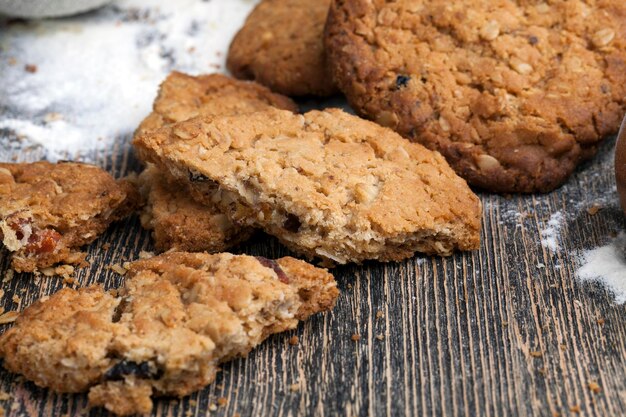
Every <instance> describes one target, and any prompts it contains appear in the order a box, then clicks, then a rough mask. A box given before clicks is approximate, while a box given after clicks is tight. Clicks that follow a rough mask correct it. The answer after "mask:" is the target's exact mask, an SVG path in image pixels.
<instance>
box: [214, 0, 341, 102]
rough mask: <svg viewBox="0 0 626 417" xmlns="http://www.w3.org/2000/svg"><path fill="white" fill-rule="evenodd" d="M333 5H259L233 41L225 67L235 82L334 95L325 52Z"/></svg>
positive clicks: (323, 0)
mask: <svg viewBox="0 0 626 417" xmlns="http://www.w3.org/2000/svg"><path fill="white" fill-rule="evenodd" d="M329 5H330V0H315V1H310V0H263V1H261V3H259V5H257V6H256V8H255V9H254V10H253V11H252V13H251V14H250V16H248V19H247V20H246V23H245V24H244V26H243V28H242V29H241V30H240V31H239V33H237V35H236V36H235V38H234V39H233V42H232V43H231V45H230V50H229V51H228V59H227V61H226V66H227V67H228V69H229V70H230V71H231V72H232V73H233V75H234V76H235V77H237V78H243V79H251V80H256V81H258V82H260V83H261V84H263V85H266V86H268V87H269V88H271V89H272V90H274V91H278V92H279V93H282V94H287V95H293V96H304V95H316V96H328V95H331V94H333V93H334V92H335V91H336V90H335V86H334V84H333V83H332V81H331V78H330V76H329V75H328V71H327V69H326V58H325V53H324V46H323V33H324V23H325V22H326V16H327V15H328V7H329Z"/></svg>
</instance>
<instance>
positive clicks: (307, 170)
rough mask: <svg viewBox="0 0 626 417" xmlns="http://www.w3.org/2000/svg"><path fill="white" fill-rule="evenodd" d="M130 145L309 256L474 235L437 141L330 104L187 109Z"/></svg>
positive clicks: (468, 195)
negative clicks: (219, 111) (234, 112)
mask: <svg viewBox="0 0 626 417" xmlns="http://www.w3.org/2000/svg"><path fill="white" fill-rule="evenodd" d="M135 147H136V149H137V150H138V151H139V153H140V154H141V155H143V157H144V158H146V159H149V160H152V161H153V162H155V163H157V164H160V165H161V166H163V167H165V168H164V169H167V170H168V171H169V172H171V173H172V175H174V176H175V177H176V178H178V180H179V181H188V182H189V184H190V185H191V187H192V189H193V190H195V192H194V196H195V198H198V199H200V200H203V199H204V200H206V201H210V202H212V203H214V204H217V205H218V206H219V207H220V208H221V210H222V211H223V212H224V213H226V214H228V215H229V217H230V218H231V220H233V221H234V222H236V223H240V224H246V225H253V226H258V227H261V228H263V229H264V230H265V231H266V232H268V233H269V234H272V235H274V236H277V237H278V238H279V239H280V240H281V241H282V242H283V243H284V244H285V245H286V246H288V247H289V248H291V249H292V250H294V251H296V252H299V253H301V254H304V255H306V256H309V257H321V258H324V259H327V260H331V261H334V262H337V263H346V262H361V261H364V260H367V259H378V260H382V261H389V260H400V259H403V258H406V257H409V256H412V255H413V253H414V252H416V251H421V252H425V253H429V254H441V255H449V254H450V253H451V252H452V251H453V250H454V249H455V248H458V249H461V250H471V249H477V248H478V246H479V242H480V218H481V206H480V201H479V199H478V197H477V196H476V195H475V194H474V193H472V191H471V190H470V189H469V187H468V186H467V184H466V183H465V181H464V180H463V179H461V178H459V177H458V176H457V175H456V174H455V173H454V171H453V170H452V169H451V168H450V167H449V166H448V164H447V163H446V161H445V160H444V159H443V157H441V155H439V153H437V152H432V151H429V150H428V149H426V148H424V147H423V146H422V145H419V144H416V143H411V142H409V141H407V140H405V139H403V138H402V137H400V136H399V135H398V134H396V133H395V132H393V131H392V130H390V129H387V128H384V127H381V126H379V125H377V124H375V123H372V122H369V121H366V120H363V119H360V118H358V117H356V116H352V115H349V114H347V113H344V112H343V111H341V110H337V109H331V110H326V111H323V112H320V111H311V112H309V113H306V114H304V115H294V114H293V113H290V112H287V111H281V110H276V109H271V110H267V111H264V112H257V113H254V114H250V115H246V116H245V117H244V116H227V117H219V118H211V117H205V118H196V119H191V120H189V121H187V122H183V123H179V124H176V125H173V126H171V127H169V128H165V129H160V130H158V131H156V132H153V133H152V134H147V135H142V136H140V137H138V138H137V139H136V140H135ZM216 189H217V192H216V191H215V190H216Z"/></svg>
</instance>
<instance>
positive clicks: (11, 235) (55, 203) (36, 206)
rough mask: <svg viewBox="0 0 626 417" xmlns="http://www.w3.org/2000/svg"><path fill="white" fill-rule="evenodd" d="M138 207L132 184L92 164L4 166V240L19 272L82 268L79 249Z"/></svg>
mask: <svg viewBox="0 0 626 417" xmlns="http://www.w3.org/2000/svg"><path fill="white" fill-rule="evenodd" d="M137 203H138V194H137V191H136V189H135V187H134V186H133V185H131V183H130V182H128V181H126V180H120V181H115V180H114V179H113V177H111V176H110V175H109V174H108V173H106V172H105V171H103V170H102V169H100V168H98V167H96V166H93V165H87V164H81V163H74V162H62V163H58V164H52V163H49V162H43V161H42V162H35V163H30V164H26V163H23V164H10V163H0V239H1V240H2V243H3V244H4V247H5V248H6V249H8V250H9V251H11V252H12V255H11V256H12V262H11V265H12V267H13V268H14V269H15V270H16V271H18V272H34V271H36V270H37V269H39V268H45V267H50V266H53V265H55V264H58V263H61V262H62V263H68V264H76V263H81V262H82V261H84V258H85V254H84V253H81V252H78V249H79V248H80V247H81V246H83V245H86V244H88V243H91V242H93V241H94V240H95V239H96V238H97V237H98V236H99V235H100V234H101V233H102V232H104V230H105V229H106V228H107V227H108V226H109V224H111V223H112V222H114V221H116V220H119V219H122V218H124V217H126V216H128V215H129V214H130V213H132V212H133V210H134V209H135V208H136V206H137Z"/></svg>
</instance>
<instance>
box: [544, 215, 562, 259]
mask: <svg viewBox="0 0 626 417" xmlns="http://www.w3.org/2000/svg"><path fill="white" fill-rule="evenodd" d="M562 222H563V214H562V213H561V212H560V211H557V212H556V213H553V214H552V215H551V216H550V220H548V223H547V227H546V228H545V229H543V230H542V231H541V246H543V247H544V248H546V249H549V250H551V251H552V252H556V251H558V250H559V249H560V246H559V238H560V235H561V223H562Z"/></svg>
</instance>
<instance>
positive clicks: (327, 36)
mask: <svg viewBox="0 0 626 417" xmlns="http://www.w3.org/2000/svg"><path fill="white" fill-rule="evenodd" d="M624 23H626V3H624V2H623V1H622V0H604V1H602V2H598V3H594V4H593V5H589V4H587V3H585V2H582V1H580V0H554V1H551V2H549V3H538V2H526V1H504V0H503V1H487V0H484V1H476V0H462V1H456V2H450V1H443V0H434V1H420V0H412V1H409V0H400V1H394V2H386V1H381V0H336V1H333V2H331V1H330V0H324V1H313V2H312V1H304V0H263V1H261V2H260V4H259V5H258V6H257V7H256V8H255V9H254V11H253V12H252V14H251V15H250V16H249V18H248V19H247V21H246V22H245V24H244V27H243V28H242V29H241V31H240V32H239V33H238V34H237V36H236V37H235V39H234V40H233V42H232V44H231V47H230V51H229V55H228V58H227V67H228V69H229V70H230V71H231V73H232V74H233V75H234V76H235V77H236V78H238V79H233V78H230V77H227V76H225V75H218V74H212V75H200V76H191V75H186V74H182V73H179V72H174V73H172V74H170V76H169V77H167V79H166V80H165V81H164V82H163V83H162V85H161V87H160V90H159V94H158V97H157V99H156V101H155V103H154V108H153V112H152V113H151V114H150V115H148V116H147V117H146V119H145V120H144V121H143V122H142V123H141V125H140V126H139V127H138V129H137V131H136V133H135V137H134V139H133V145H134V147H135V150H136V153H137V155H138V156H139V157H140V159H142V160H143V161H144V162H145V164H146V167H145V170H144V171H143V172H142V173H141V174H140V175H139V178H138V180H137V181H136V184H137V187H138V192H137V191H136V190H134V189H133V187H132V186H131V185H130V183H129V182H128V181H123V182H117V183H116V182H115V181H114V180H113V179H111V178H108V177H106V175H108V174H106V173H101V172H97V170H96V168H93V167H86V166H83V165H78V164H68V165H63V164H61V165H56V166H55V165H51V164H43V163H42V164H39V165H37V164H34V165H18V164H4V165H2V166H1V167H0V179H1V180H2V182H1V183H0V215H1V216H2V219H1V222H0V229H1V230H2V238H3V241H4V244H5V246H6V248H7V249H9V250H11V251H13V266H14V267H15V268H17V269H18V270H22V271H33V270H35V269H36V268H42V267H49V266H52V265H54V264H56V263H58V262H70V263H71V262H77V260H80V259H82V258H80V257H72V256H70V255H71V254H72V253H73V252H72V250H70V249H77V248H78V247H80V246H81V245H83V244H85V243H88V242H90V241H92V240H93V239H95V238H96V237H97V235H98V234H99V233H101V232H102V231H103V230H104V228H106V226H107V225H108V224H109V223H110V222H111V221H113V220H116V219H119V218H121V217H123V216H125V215H127V214H128V213H130V212H131V211H132V210H133V209H134V208H137V207H138V206H141V207H142V209H141V223H142V225H143V227H145V228H146V229H148V230H151V231H152V236H153V238H154V244H155V248H156V249H157V250H158V251H159V252H165V253H164V254H162V255H159V256H157V257H154V258H151V259H147V260H142V261H137V262H134V263H132V264H130V265H129V273H128V274H127V276H126V282H125V284H124V286H123V287H122V288H121V289H119V291H117V292H116V293H107V292H105V291H103V289H102V288H100V287H91V288H87V289H81V290H79V291H74V290H63V291H61V292H59V293H57V294H55V295H53V296H52V297H50V299H49V300H48V301H46V302H38V303H36V304H35V305H33V306H31V307H30V308H28V309H27V310H26V311H25V312H24V313H23V314H22V315H21V317H20V318H19V319H18V321H17V324H16V326H15V327H13V328H12V329H11V330H9V331H8V332H6V333H5V334H4V335H2V336H1V338H0V356H2V357H3V358H4V365H5V366H6V367H7V368H8V369H10V370H12V371H15V372H20V373H22V374H24V375H25V376H27V377H28V378H30V379H32V380H33V381H35V382H36V383H37V384H39V385H41V386H47V387H51V388H53V389H55V390H58V391H64V392H79V391H89V399H90V402H91V404H93V405H101V406H104V407H106V408H107V409H109V410H111V411H113V412H115V413H117V414H132V413H136V412H142V413H143V412H148V411H150V410H151V408H152V400H151V396H153V395H177V396H183V395H187V394H189V393H191V392H193V391H194V390H197V389H200V388H201V387H202V386H204V385H206V384H208V383H210V382H212V381H213V380H214V378H215V373H216V371H217V365H218V364H219V363H220V362H223V361H226V360H229V359H232V358H233V357H236V356H242V355H245V354H247V353H248V352H249V351H250V350H251V349H252V348H254V346H256V345H257V344H258V343H260V342H261V341H262V340H263V339H265V338H266V337H267V336H269V335H270V334H272V333H276V332H280V331H284V330H286V329H291V328H293V327H294V326H295V325H296V324H297V321H298V320H303V319H306V318H307V317H308V316H310V315H311V314H313V313H316V312H321V311H327V310H329V309H331V308H332V307H333V305H334V303H335V300H336V299H337V296H338V291H337V288H336V283H335V281H334V279H333V277H332V275H331V274H329V273H328V272H327V271H326V270H324V269H321V268H317V267H314V266H312V265H310V264H308V263H306V262H303V261H299V260H295V259H293V258H282V259H279V260H277V261H272V260H268V259H265V258H258V257H251V256H247V255H239V256H235V255H231V254H228V253H215V252H223V251H225V250H227V249H229V248H231V247H233V246H235V245H237V244H239V243H241V242H243V241H245V240H246V239H248V238H249V237H250V236H251V235H252V234H253V233H254V231H255V230H262V231H264V232H266V233H268V234H270V235H273V236H275V237H277V238H278V239H279V240H280V241H281V242H282V243H283V244H284V245H285V246H286V247H288V248H289V249H290V250H292V251H293V252H294V253H296V254H298V255H300V256H302V257H305V258H307V259H309V260H314V259H317V260H322V261H323V262H324V263H325V264H326V265H335V264H346V263H362V262H364V261H367V260H378V261H400V260H402V259H405V258H408V257H411V256H413V255H414V254H415V253H416V252H421V253H425V254H429V255H444V256H447V255H450V254H452V253H453V252H454V251H455V250H474V249H477V248H478V247H479V245H480V228H481V205H480V200H479V199H478V197H477V196H476V195H475V194H474V193H473V192H472V191H471V189H470V188H469V186H468V182H469V184H471V185H474V186H476V187H480V188H482V189H486V190H489V191H495V192H547V191H550V190H553V189H554V188H556V187H558V186H559V185H560V184H562V183H563V182H564V181H565V180H566V179H567V177H568V176H569V175H570V174H571V173H572V171H573V170H574V168H575V167H576V165H577V164H578V163H580V162H581V161H583V160H584V159H586V158H589V157H591V156H592V155H593V154H594V153H595V151H596V149H597V146H598V144H599V143H600V141H601V140H602V139H603V138H604V137H606V136H607V135H609V134H611V133H614V132H616V131H617V128H618V126H619V121H620V119H621V117H622V115H623V113H624V111H625V110H626V30H625V29H624V28H626V24H624ZM339 91H341V92H342V93H343V94H345V95H346V97H347V99H348V101H349V103H350V105H351V106H352V108H353V109H354V110H355V111H356V112H357V114H358V115H359V116H361V117H362V118H361V117H359V116H354V115H350V114H348V113H346V112H344V111H342V110H339V109H324V110H322V111H317V110H316V111H310V112H307V113H304V114H299V112H298V106H297V105H296V104H295V103H294V101H292V99H290V98H288V97H287V96H292V97H300V96H329V95H332V94H335V93H337V92H339ZM69 169H71V170H74V171H73V173H72V174H71V179H61V177H62V175H61V174H58V175H57V171H58V172H61V171H66V170H69ZM32 173H37V174H36V175H35V176H34V179H33V175H32ZM44 177H45V178H44ZM40 189H41V190H45V192H44V191H41V192H40V191H37V190H40ZM27 194H33V195H35V196H37V197H36V198H27ZM59 196H60V197H59ZM79 200H81V201H82V200H84V202H82V203H80V204H79V205H78V207H77V208H76V209H74V210H73V211H71V212H69V210H70V209H69V208H67V206H66V205H63V202H64V201H79ZM86 201H88V202H89V203H88V204H87V203H86ZM77 236H80V238H78V237H77ZM81 239H82V240H81ZM210 253H213V254H210ZM164 306H167V307H164ZM181 340H182V341H184V343H180V341H181ZM173 341H176V343H174V342H173ZM70 345H71V349H69V346H70Z"/></svg>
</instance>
